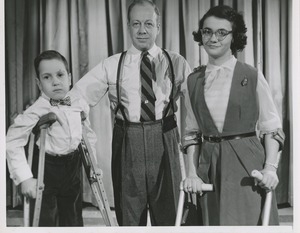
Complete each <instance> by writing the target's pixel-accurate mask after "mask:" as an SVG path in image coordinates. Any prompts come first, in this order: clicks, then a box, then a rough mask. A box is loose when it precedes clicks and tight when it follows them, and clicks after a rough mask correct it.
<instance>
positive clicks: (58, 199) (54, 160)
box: [6, 50, 96, 226]
mask: <svg viewBox="0 0 300 233" xmlns="http://www.w3.org/2000/svg"><path fill="white" fill-rule="evenodd" d="M34 65H35V71H36V74H37V78H36V82H37V85H38V87H39V89H40V91H41V96H40V97H39V98H38V99H37V101H36V102H35V103H34V104H33V105H32V106H30V107H29V108H28V109H27V110H26V111H25V112H24V113H23V114H20V115H19V116H17V117H16V119H15V120H14V124H13V125H11V126H10V127H9V129H8V132H7V137H6V154H7V162H8V168H9V172H10V177H11V178H12V179H13V181H14V183H15V184H16V185H19V184H20V185H21V192H22V194H23V195H24V196H26V197H29V198H35V197H36V185H37V180H36V178H35V177H36V176H35V174H33V173H35V172H36V171H34V170H35V169H34V168H33V173H32V171H31V169H30V168H29V166H28V164H27V160H26V156H25V151H24V146H25V145H26V144H27V142H28V137H29V135H30V133H31V131H32V129H33V127H34V126H35V125H36V123H37V122H38V121H39V119H40V117H41V116H43V115H45V114H47V113H49V112H54V113H55V114H56V115H57V117H58V119H59V122H58V121H57V122H55V123H53V124H52V125H51V126H50V127H49V128H48V129H47V133H46V144H45V151H46V155H45V175H44V184H45V189H44V191H43V198H42V207H41V215H40V222H39V225H40V226H83V220H82V196H81V170H82V169H81V159H80V155H79V151H78V149H77V148H78V145H79V143H80V141H81V138H82V125H81V114H80V113H81V112H82V111H83V112H84V113H85V114H86V115H88V113H89V106H88V105H87V103H86V102H85V101H84V100H83V99H80V98H78V97H76V96H72V95H71V94H68V95H67V92H68V91H69V89H70V85H71V74H70V73H69V69H68V63H67V61H66V59H65V58H64V57H63V56H62V55H61V54H60V53H58V52H57V51H54V50H48V51H44V52H42V53H41V54H40V55H39V56H38V57H36V59H35V61H34ZM88 138H89V142H90V144H91V146H92V148H93V152H95V149H94V148H95V147H94V146H95V143H96V136H95V134H94V132H93V131H92V130H91V129H90V128H89V129H88ZM36 144H37V146H39V140H38V141H37V142H36Z"/></svg>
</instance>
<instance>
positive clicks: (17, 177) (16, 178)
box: [10, 168, 33, 185]
mask: <svg viewBox="0 0 300 233" xmlns="http://www.w3.org/2000/svg"><path fill="white" fill-rule="evenodd" d="M32 177H33V175H32V172H31V170H30V169H29V168H28V169H27V168H26V169H25V168H24V169H18V172H15V173H14V174H12V175H11V176H10V178H11V179H12V180H13V182H14V184H15V185H19V184H20V183H22V182H23V181H25V180H27V179H29V178H32Z"/></svg>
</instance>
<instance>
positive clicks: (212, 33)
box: [200, 28, 233, 41]
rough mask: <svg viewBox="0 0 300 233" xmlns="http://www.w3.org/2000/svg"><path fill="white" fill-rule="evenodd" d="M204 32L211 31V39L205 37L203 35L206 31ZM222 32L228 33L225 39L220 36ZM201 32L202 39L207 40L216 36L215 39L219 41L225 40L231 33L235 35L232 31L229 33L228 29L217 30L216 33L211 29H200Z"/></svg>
mask: <svg viewBox="0 0 300 233" xmlns="http://www.w3.org/2000/svg"><path fill="white" fill-rule="evenodd" d="M204 30H210V31H211V36H209V37H207V36H205V35H204V34H203V31H204ZM220 31H223V32H226V35H225V36H224V37H223V38H220V34H219V33H220ZM200 32H201V36H202V38H206V39H208V40H210V39H211V38H212V36H213V35H215V37H216V38H217V40H218V41H222V40H224V39H225V38H226V37H227V36H228V35H229V34H230V33H233V31H232V30H231V31H227V30H226V29H222V28H221V29H218V30H216V31H215V32H214V31H213V30H211V29H210V28H204V29H203V28H202V29H200ZM218 32H219V33H218ZM216 33H218V34H219V36H218V35H217V34H216Z"/></svg>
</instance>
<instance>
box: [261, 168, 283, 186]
mask: <svg viewBox="0 0 300 233" xmlns="http://www.w3.org/2000/svg"><path fill="white" fill-rule="evenodd" d="M260 172H261V173H262V174H263V179H262V180H261V181H260V182H259V183H258V185H259V186H260V187H262V188H263V189H266V190H269V191H271V190H274V189H275V188H276V187H277V185H278V183H279V179H278V176H277V174H276V169H274V168H272V167H271V168H270V167H268V166H265V167H264V169H263V170H261V171H260Z"/></svg>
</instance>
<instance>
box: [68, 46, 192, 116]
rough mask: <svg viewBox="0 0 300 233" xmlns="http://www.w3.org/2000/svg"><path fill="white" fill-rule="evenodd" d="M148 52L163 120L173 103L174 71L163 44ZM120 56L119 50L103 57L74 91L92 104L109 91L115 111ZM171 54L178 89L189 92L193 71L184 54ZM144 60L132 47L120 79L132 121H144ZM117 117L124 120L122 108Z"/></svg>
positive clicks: (157, 110)
mask: <svg viewBox="0 0 300 233" xmlns="http://www.w3.org/2000/svg"><path fill="white" fill-rule="evenodd" d="M148 52H149V55H148V57H149V59H150V61H151V63H152V66H153V69H154V70H155V76H156V80H155V81H154V80H153V81H152V82H153V90H154V93H155V97H156V102H155V114H156V120H159V119H161V118H162V116H163V111H164V109H165V107H166V106H167V105H168V103H169V96H170V92H171V88H172V84H171V79H170V75H171V73H170V69H168V67H169V66H168V60H167V59H166V57H165V55H163V53H162V50H161V49H160V48H159V47H157V46H156V45H154V46H153V47H152V48H151V49H150V50H149V51H148ZM168 52H169V51H168ZM120 55H121V54H120V53H119V54H116V55H113V56H111V57H108V58H106V59H104V60H102V61H101V62H100V63H99V64H98V65H97V66H96V67H94V68H93V69H92V70H91V71H89V72H88V73H87V74H86V75H85V76H84V77H82V78H81V79H80V80H79V81H78V82H77V83H76V84H75V86H74V87H73V89H72V90H71V92H73V93H75V94H77V95H81V96H83V97H84V98H85V99H86V101H87V102H88V103H89V104H90V105H92V106H93V105H95V104H97V103H98V102H99V101H100V99H101V98H102V97H103V96H104V95H105V94H106V93H107V92H108V96H109V99H110V103H111V108H112V110H115V108H116V105H117V92H116V79H117V68H118V62H119V59H120ZM169 55H170V57H171V60H172V63H173V67H174V73H175V85H176V87H178V88H180V86H181V88H180V91H181V93H182V92H184V91H185V92H186V91H187V90H186V79H187V77H188V75H189V74H190V72H191V70H190V67H189V65H188V63H187V62H186V60H185V59H184V58H183V57H182V56H181V55H179V54H177V53H174V52H169ZM140 63H141V51H140V50H138V49H136V48H135V47H134V46H131V47H130V48H129V50H128V51H127V54H126V57H125V60H124V66H123V68H122V72H121V80H120V81H121V82H120V87H121V92H120V96H121V102H122V104H123V105H124V107H125V114H126V117H127V120H128V121H130V122H139V121H140V109H141V83H140ZM178 94H179V93H178ZM117 118H119V119H123V117H122V115H121V112H120V111H119V112H118V114H117Z"/></svg>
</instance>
